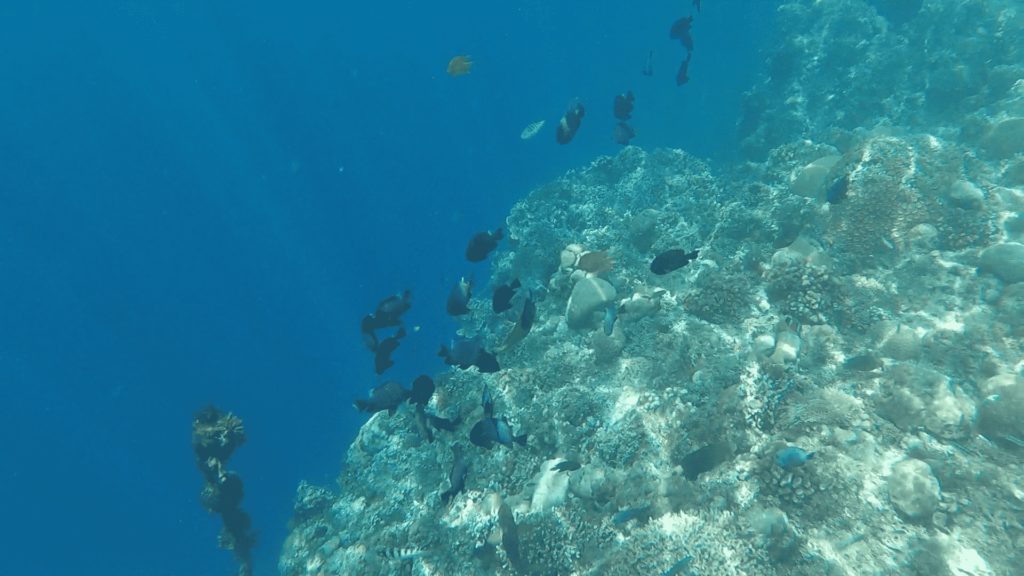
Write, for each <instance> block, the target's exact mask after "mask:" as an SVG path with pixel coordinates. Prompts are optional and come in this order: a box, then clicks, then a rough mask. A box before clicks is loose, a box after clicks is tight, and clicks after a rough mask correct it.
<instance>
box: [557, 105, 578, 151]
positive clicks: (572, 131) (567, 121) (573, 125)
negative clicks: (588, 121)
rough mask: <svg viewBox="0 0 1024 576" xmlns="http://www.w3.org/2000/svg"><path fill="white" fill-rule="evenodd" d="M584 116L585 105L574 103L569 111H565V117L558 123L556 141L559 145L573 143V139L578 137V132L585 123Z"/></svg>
mask: <svg viewBox="0 0 1024 576" xmlns="http://www.w3.org/2000/svg"><path fill="white" fill-rule="evenodd" d="M583 114H584V110H583V104H580V103H579V102H573V103H572V104H571V105H570V106H569V109H568V110H566V111H565V115H564V116H562V119H561V120H559V121H558V128H557V129H556V130H555V140H556V141H557V142H558V143H559V144H568V143H569V142H572V139H573V137H575V136H576V131H577V130H579V129H580V124H581V123H582V122H583Z"/></svg>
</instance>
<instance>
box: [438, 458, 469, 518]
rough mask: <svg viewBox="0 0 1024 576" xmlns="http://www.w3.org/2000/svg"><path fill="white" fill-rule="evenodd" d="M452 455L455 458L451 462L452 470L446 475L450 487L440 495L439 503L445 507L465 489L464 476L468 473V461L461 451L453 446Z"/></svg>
mask: <svg viewBox="0 0 1024 576" xmlns="http://www.w3.org/2000/svg"><path fill="white" fill-rule="evenodd" d="M452 454H453V455H454V457H455V458H454V460H453V461H452V470H451V472H450V473H449V474H448V482H449V484H450V485H451V487H450V488H448V489H447V490H445V491H444V492H442V493H441V502H444V504H445V505H448V504H450V503H451V501H452V499H453V498H455V496H456V495H457V494H458V493H459V492H462V491H463V490H464V489H465V488H466V474H467V473H468V472H469V461H468V460H466V458H465V456H464V455H463V454H462V450H460V449H459V447H458V446H455V447H453V448H452Z"/></svg>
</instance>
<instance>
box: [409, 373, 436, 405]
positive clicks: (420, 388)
mask: <svg viewBox="0 0 1024 576" xmlns="http://www.w3.org/2000/svg"><path fill="white" fill-rule="evenodd" d="M433 395H434V381H433V380H432V379H431V378H430V376H427V375H426V374H420V375H419V376H417V377H416V379H415V380H413V381H412V391H411V392H409V402H411V403H413V404H419V405H420V406H426V405H427V404H428V403H429V402H430V398H431V396H433Z"/></svg>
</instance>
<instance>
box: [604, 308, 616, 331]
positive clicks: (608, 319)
mask: <svg viewBox="0 0 1024 576" xmlns="http://www.w3.org/2000/svg"><path fill="white" fill-rule="evenodd" d="M617 317H618V308H617V307H616V306H615V304H614V303H612V304H609V305H608V307H607V308H605V309H604V321H603V322H602V324H603V325H604V335H605V336H611V335H612V331H614V330H615V319H616V318H617Z"/></svg>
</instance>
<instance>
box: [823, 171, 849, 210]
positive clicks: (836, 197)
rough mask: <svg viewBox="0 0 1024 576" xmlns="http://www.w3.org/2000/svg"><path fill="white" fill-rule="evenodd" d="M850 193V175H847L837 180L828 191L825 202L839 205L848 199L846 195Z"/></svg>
mask: <svg viewBox="0 0 1024 576" xmlns="http://www.w3.org/2000/svg"><path fill="white" fill-rule="evenodd" d="M849 191H850V175H849V174H846V175H844V176H842V177H840V178H837V179H836V181H835V182H833V183H832V185H831V186H829V187H828V190H827V191H826V192H825V200H827V201H828V203H829V204H839V203H840V202H842V201H843V200H845V199H846V194H847V193H848V192H849Z"/></svg>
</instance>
